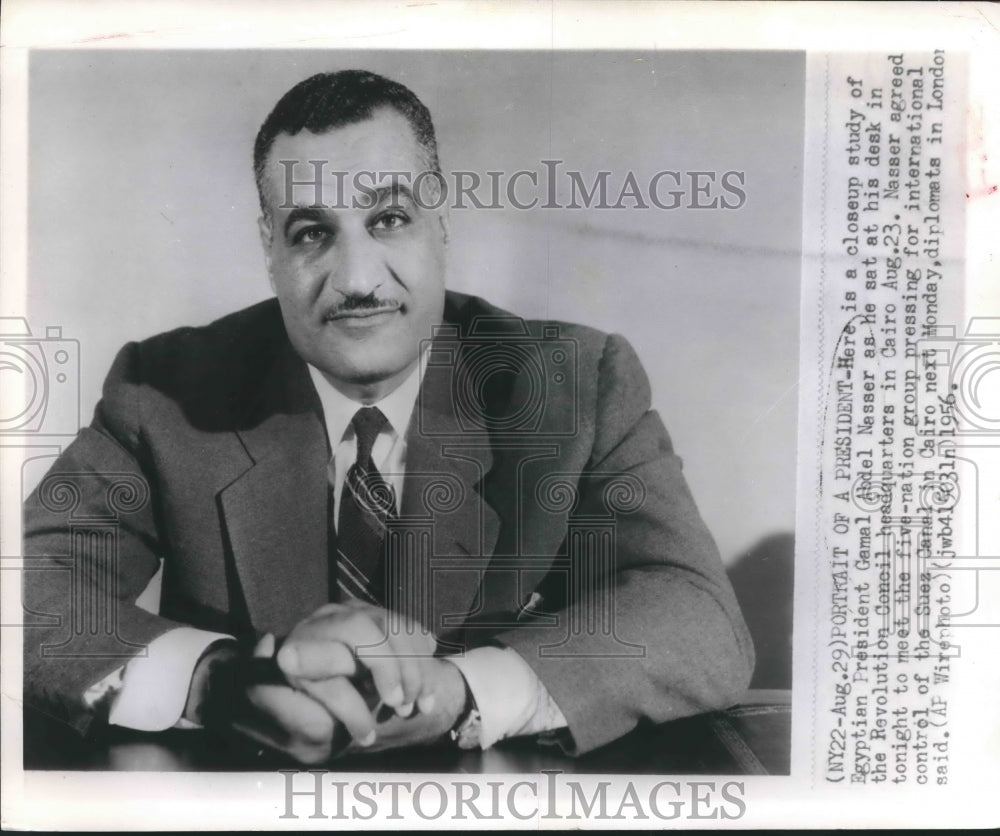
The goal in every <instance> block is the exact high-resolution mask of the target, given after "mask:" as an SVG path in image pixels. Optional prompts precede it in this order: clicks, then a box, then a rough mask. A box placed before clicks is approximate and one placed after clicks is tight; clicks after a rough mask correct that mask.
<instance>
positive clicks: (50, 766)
mask: <svg viewBox="0 0 1000 836" xmlns="http://www.w3.org/2000/svg"><path fill="white" fill-rule="evenodd" d="M790 742H791V707H790V693H789V692H788V691H749V692H747V694H746V695H745V697H744V699H742V700H741V701H740V702H739V703H738V704H737V705H736V706H734V707H733V708H730V709H728V710H727V711H722V712H713V713H711V714H701V715H698V716H696V717H689V718H686V719H683V720H675V721H673V722H670V723H663V724H662V725H659V726H652V725H651V726H646V727H641V728H638V729H636V730H635V731H634V732H632V733H631V734H629V735H627V736H625V737H623V738H621V739H620V740H617V741H615V742H614V743H611V744H609V745H607V746H604V747H602V748H601V749H598V750H596V751H594V752H590V753H588V754H586V755H584V756H582V757H579V758H570V757H567V756H566V755H564V754H563V753H562V751H561V750H559V749H558V748H556V747H554V746H548V747H545V746H541V745H539V744H538V743H536V742H534V741H533V740H528V739H522V740H513V741H506V742H504V743H502V744H499V745H497V746H495V747H493V748H492V749H490V750H488V751H486V752H479V751H474V752H462V751H459V750H457V749H453V748H450V747H439V748H427V749H410V750H401V751H395V752H380V753H375V754H371V755H361V756H355V757H350V758H341V759H338V760H336V761H333V762H331V764H330V768H331V769H335V770H336V771H338V772H382V773H385V772H415V773H427V772H435V773H453V772H454V773H467V774H480V773H490V774H504V773H522V774H527V773H538V772H540V771H541V770H543V769H557V770H561V771H562V772H564V773H607V774H623V773H631V774H647V775H648V774H654V775H670V774H674V775H679V774H687V775H768V774H770V775H787V774H788V773H789V766H790ZM258 751H259V749H258V747H256V746H255V745H253V744H251V743H249V742H248V741H244V740H242V739H237V738H235V737H228V736H223V735H220V734H215V733H210V732H205V731H177V730H172V731H167V732H160V733H156V734H148V733H141V732H134V731H130V730H127V729H120V728H116V727H108V728H103V729H100V730H99V731H98V732H97V733H96V734H94V735H92V736H90V737H87V738H81V737H79V736H77V735H76V734H75V733H73V732H72V731H71V730H69V729H67V728H66V727H65V726H62V725H61V724H57V723H54V722H53V721H51V720H48V719H47V718H43V717H39V716H37V715H35V716H30V717H29V716H28V715H26V716H25V726H24V768H25V769H39V770H54V769H58V770H68V771H77V770H136V771H154V772H168V771H208V772H219V771H225V772H234V771H250V770H252V771H270V770H275V769H280V768H288V767H294V766H295V764H294V763H292V762H290V761H288V760H286V759H284V758H281V757H280V756H278V755H276V754H272V753H265V754H264V755H259V754H258Z"/></svg>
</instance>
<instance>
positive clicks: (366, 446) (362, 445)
mask: <svg viewBox="0 0 1000 836" xmlns="http://www.w3.org/2000/svg"><path fill="white" fill-rule="evenodd" d="M388 423H389V419H388V418H386V417H385V415H383V414H382V410H380V409H379V408H378V407H377V406H363V407H361V409H359V410H358V411H357V412H355V413H354V417H353V418H352V419H351V424H352V425H353V426H354V434H355V436H356V437H357V439H358V458H357V463H358V466H359V467H363V468H365V469H367V468H368V467H369V466H370V465H371V459H372V447H374V446H375V439H376V438H378V434H379V433H380V432H382V430H383V429H385V427H386V425H387V424H388Z"/></svg>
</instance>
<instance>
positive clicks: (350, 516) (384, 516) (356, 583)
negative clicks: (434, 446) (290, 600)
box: [336, 406, 396, 604]
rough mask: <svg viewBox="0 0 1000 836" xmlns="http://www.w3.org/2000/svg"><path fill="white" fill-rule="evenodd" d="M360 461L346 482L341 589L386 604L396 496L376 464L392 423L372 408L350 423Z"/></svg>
mask: <svg viewBox="0 0 1000 836" xmlns="http://www.w3.org/2000/svg"><path fill="white" fill-rule="evenodd" d="M351 424H352V425H353V427H354V434H355V437H356V439H357V446H358V456H357V459H356V460H355V462H354V464H353V465H351V469H350V470H349V471H347V477H346V478H345V479H344V488H343V490H342V491H341V496H340V514H339V516H338V519H337V567H336V577H337V585H338V586H339V587H340V590H341V592H344V593H346V594H348V595H350V596H352V597H354V598H360V599H361V600H363V601H368V602H369V603H373V604H384V603H385V601H384V598H385V594H384V592H385V591H384V588H383V587H384V586H385V571H384V561H383V555H382V546H383V543H384V541H385V531H386V524H387V521H388V519H389V518H390V517H394V516H396V497H395V493H394V491H393V489H392V486H391V485H389V483H388V482H386V481H385V479H383V478H382V474H381V473H379V472H378V469H377V468H376V467H375V463H374V462H373V461H372V447H373V446H374V445H375V439H376V438H378V435H379V433H380V432H382V430H383V429H384V428H385V427H386V426H387V424H388V419H387V418H386V417H385V415H383V414H382V412H381V411H380V410H379V409H378V408H377V407H373V406H365V407H362V408H361V409H359V410H358V411H357V412H356V413H355V415H354V418H353V419H352V420H351Z"/></svg>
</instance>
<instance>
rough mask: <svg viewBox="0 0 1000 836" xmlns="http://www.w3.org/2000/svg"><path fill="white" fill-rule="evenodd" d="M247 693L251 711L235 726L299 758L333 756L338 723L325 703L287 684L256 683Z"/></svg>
mask: <svg viewBox="0 0 1000 836" xmlns="http://www.w3.org/2000/svg"><path fill="white" fill-rule="evenodd" d="M246 693H247V710H246V711H244V712H242V713H241V716H239V717H237V718H236V719H235V721H234V722H233V727H234V728H236V729H237V730H238V731H240V732H242V733H243V734H246V735H247V736H248V737H252V738H253V739H254V740H257V741H259V742H263V743H266V744H267V745H269V746H271V747H273V748H275V749H280V750H282V751H284V752H287V753H289V754H291V755H292V756H293V757H295V758H297V759H299V760H304V761H309V762H318V761H319V760H323V759H324V758H326V757H329V755H330V753H331V751H332V741H333V735H334V731H335V729H336V723H335V721H334V720H333V718H332V717H330V715H329V714H328V713H327V711H326V710H325V709H324V708H323V706H321V705H318V704H317V703H316V701H315V700H313V699H312V698H310V697H309V696H307V695H306V694H301V693H299V692H298V691H295V690H294V689H292V688H289V687H287V686H284V685H255V686H253V687H251V688H248V689H247V692H246Z"/></svg>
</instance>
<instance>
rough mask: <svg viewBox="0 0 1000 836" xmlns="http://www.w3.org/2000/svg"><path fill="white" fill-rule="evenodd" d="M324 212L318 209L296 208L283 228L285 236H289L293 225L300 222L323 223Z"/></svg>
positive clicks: (308, 207)
mask: <svg viewBox="0 0 1000 836" xmlns="http://www.w3.org/2000/svg"><path fill="white" fill-rule="evenodd" d="M322 220H324V218H323V210H322V209H316V208H314V207H310V206H296V207H295V208H294V209H293V210H292V211H291V212H289V213H288V217H287V218H285V225H284V227H283V229H284V232H285V235H288V230H289V229H291V228H292V225H293V224H295V223H298V222H299V221H322Z"/></svg>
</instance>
